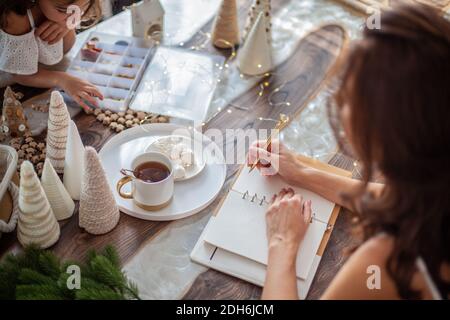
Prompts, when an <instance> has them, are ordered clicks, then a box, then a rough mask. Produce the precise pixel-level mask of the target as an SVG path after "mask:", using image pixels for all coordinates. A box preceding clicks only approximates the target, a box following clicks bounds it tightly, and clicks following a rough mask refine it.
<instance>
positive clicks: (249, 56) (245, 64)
mask: <svg viewBox="0 0 450 320" xmlns="http://www.w3.org/2000/svg"><path fill="white" fill-rule="evenodd" d="M237 63H238V67H239V70H240V71H241V72H242V73H243V74H246V75H252V76H255V75H261V74H264V73H266V72H269V71H270V70H271V69H272V47H271V45H270V43H269V41H268V39H267V34H266V32H265V30H264V15H263V13H262V12H261V13H260V14H259V16H258V18H257V19H256V22H255V24H254V25H253V27H252V29H251V30H250V33H249V34H248V37H247V40H245V43H244V46H243V47H242V48H241V49H240V50H239V52H238V56H237Z"/></svg>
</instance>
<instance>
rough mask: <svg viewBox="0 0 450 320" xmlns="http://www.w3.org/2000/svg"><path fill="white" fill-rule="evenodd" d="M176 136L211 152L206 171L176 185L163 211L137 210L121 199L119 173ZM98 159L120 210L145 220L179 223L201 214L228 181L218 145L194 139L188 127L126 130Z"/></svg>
mask: <svg viewBox="0 0 450 320" xmlns="http://www.w3.org/2000/svg"><path fill="white" fill-rule="evenodd" d="M175 133H176V134H177V135H183V136H186V137H188V138H191V139H194V140H201V141H202V144H203V146H207V148H205V149H204V150H208V151H207V152H203V154H204V157H205V161H204V162H205V166H204V169H203V170H201V172H199V173H198V174H197V175H196V176H195V177H192V178H191V179H189V180H185V181H179V182H176V183H175V189H174V190H175V191H174V196H173V199H172V201H171V202H170V204H169V205H168V206H167V207H165V208H163V209H161V210H158V211H146V210H144V209H142V208H140V207H138V206H137V205H136V204H135V203H134V201H133V200H127V199H123V198H122V197H120V196H119V194H118V193H117V190H116V184H117V181H118V180H119V179H120V178H122V175H121V173H120V169H122V168H130V166H131V161H132V160H133V159H134V158H135V157H136V156H137V155H139V154H141V153H144V152H145V151H146V150H147V148H148V147H149V145H151V144H152V143H153V142H154V141H155V140H156V139H158V138H160V137H163V136H168V135H172V134H175ZM192 136H193V137H192ZM99 156H100V160H101V161H102V165H103V168H104V169H105V172H106V175H107V177H108V182H109V185H110V187H111V190H112V191H113V194H114V197H115V199H116V202H117V204H118V206H119V208H120V210H121V211H122V212H124V213H126V214H128V215H131V216H133V217H136V218H140V219H145V220H153V221H169V220H176V219H181V218H185V217H188V216H191V215H193V214H196V213H198V212H200V211H201V210H203V209H204V208H206V207H207V206H208V205H209V204H210V203H211V202H212V201H213V200H214V199H215V198H216V197H217V195H218V194H219V192H220V190H221V189H222V186H223V184H224V182H225V178H226V171H227V170H226V164H225V159H224V157H223V153H222V151H221V150H220V148H219V147H218V146H217V144H215V143H214V142H213V141H211V140H210V139H209V138H208V137H206V136H204V135H202V134H201V133H199V132H196V134H195V135H192V131H189V130H188V129H187V128H186V127H182V126H179V125H174V124H166V123H155V124H146V125H142V126H137V127H134V128H130V129H127V130H125V131H123V132H121V133H120V134H118V135H116V136H114V137H112V138H111V139H110V140H109V141H108V142H107V143H105V145H104V146H103V148H102V149H101V151H100V153H99ZM123 189H124V190H123V191H125V192H129V191H130V190H131V188H130V185H129V184H128V185H126V186H125V187H124V188H123Z"/></svg>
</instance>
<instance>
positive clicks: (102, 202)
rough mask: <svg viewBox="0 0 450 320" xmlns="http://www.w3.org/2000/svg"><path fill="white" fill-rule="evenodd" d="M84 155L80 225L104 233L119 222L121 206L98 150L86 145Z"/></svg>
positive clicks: (94, 232)
mask: <svg viewBox="0 0 450 320" xmlns="http://www.w3.org/2000/svg"><path fill="white" fill-rule="evenodd" d="M84 155H85V157H84V164H85V166H84V174H83V183H82V185H81V195H80V210H79V216H80V221H79V225H80V227H81V228H84V229H85V230H86V231H87V232H89V233H92V234H104V233H107V232H109V231H111V230H112V229H114V227H115V226H116V225H117V223H118V222H119V218H120V212H119V208H118V207H117V205H116V201H115V199H114V195H113V193H112V191H111V188H110V187H109V184H108V180H107V178H106V174H105V171H104V170H103V167H102V165H101V163H100V159H99V158H98V155H97V152H96V151H95V149H94V148H92V147H86V151H85V153H84Z"/></svg>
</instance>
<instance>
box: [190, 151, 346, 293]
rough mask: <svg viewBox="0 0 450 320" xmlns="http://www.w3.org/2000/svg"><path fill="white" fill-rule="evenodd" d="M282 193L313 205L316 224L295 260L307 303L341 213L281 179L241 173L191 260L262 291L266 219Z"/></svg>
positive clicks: (311, 163)
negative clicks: (286, 189)
mask: <svg viewBox="0 0 450 320" xmlns="http://www.w3.org/2000/svg"><path fill="white" fill-rule="evenodd" d="M304 160H305V161H308V162H310V165H313V166H316V167H319V168H320V169H323V170H326V171H330V172H332V173H335V174H339V175H343V176H350V173H349V172H347V171H345V170H342V169H338V168H335V167H332V166H329V165H326V164H323V163H320V162H317V161H314V160H312V159H309V158H305V159H304ZM283 187H292V188H293V189H294V190H295V191H296V192H298V193H300V194H302V195H303V197H304V198H305V199H307V200H311V201H312V207H313V219H312V222H311V223H310V225H309V227H308V230H307V233H306V235H305V238H304V240H303V242H302V244H301V246H300V249H299V252H298V255H297V270H296V271H297V284H298V289H299V296H300V297H301V298H305V297H306V295H307V292H308V290H309V287H310V285H311V283H312V280H313V278H314V275H315V273H316V271H317V268H318V266H319V262H320V259H321V256H322V253H323V250H324V248H325V246H326V244H327V242H328V239H329V236H330V233H331V230H332V227H333V224H334V221H335V220H336V218H337V214H338V211H339V207H337V206H336V205H335V204H334V203H332V202H330V201H328V200H326V199H324V198H322V197H320V196H318V195H317V194H314V193H312V192H310V191H307V190H304V189H301V188H297V187H293V186H289V185H288V184H287V183H285V182H284V181H283V180H281V178H279V177H278V176H275V177H263V176H261V175H260V173H259V172H258V171H257V170H254V171H252V172H251V173H249V172H248V169H247V168H243V170H241V172H240V174H239V176H238V177H237V179H236V181H235V183H234V185H233V186H232V187H231V190H230V192H229V193H228V195H227V197H226V198H225V200H224V201H223V203H222V204H221V206H220V208H219V209H218V211H217V212H216V215H215V216H214V217H212V218H211V220H210V221H209V223H208V225H207V227H206V228H205V230H204V232H203V233H202V235H201V237H200V239H199V241H198V242H197V244H196V246H195V248H194V250H193V252H192V254H191V258H192V259H193V260H194V261H197V262H198V263H201V264H204V265H207V266H209V267H211V268H214V269H217V270H219V271H222V272H225V273H228V274H231V275H233V276H236V277H239V278H242V279H244V280H247V281H249V282H251V283H254V284H257V285H260V286H262V285H263V283H264V278H265V270H266V267H267V253H268V248H267V237H266V224H265V213H266V209H267V206H268V200H269V199H270V198H271V197H272V195H273V194H275V193H278V192H279V191H280V190H281V189H282V188H283Z"/></svg>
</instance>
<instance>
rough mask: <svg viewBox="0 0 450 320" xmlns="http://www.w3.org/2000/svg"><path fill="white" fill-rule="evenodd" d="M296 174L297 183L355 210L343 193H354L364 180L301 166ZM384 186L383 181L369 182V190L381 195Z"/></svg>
mask: <svg viewBox="0 0 450 320" xmlns="http://www.w3.org/2000/svg"><path fill="white" fill-rule="evenodd" d="M299 168H301V169H299V170H298V172H297V174H296V182H297V184H298V185H299V186H300V187H302V188H304V189H307V190H310V191H312V192H314V193H317V194H318V195H320V196H322V197H324V198H325V199H328V200H329V201H331V202H334V203H336V204H338V205H340V206H343V207H345V208H347V209H350V210H354V208H352V204H351V203H348V202H346V201H344V200H343V199H342V196H341V195H342V194H352V193H355V192H357V191H358V190H360V188H361V187H362V185H363V182H362V181H360V180H357V179H352V178H347V177H342V176H339V175H335V174H332V173H328V172H325V171H321V170H318V169H314V168H311V167H306V166H305V167H302V166H299ZM383 188H384V184H381V183H374V182H373V183H372V182H371V183H369V185H368V190H369V192H372V193H374V194H375V196H379V195H380V194H381V192H382V190H383Z"/></svg>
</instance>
